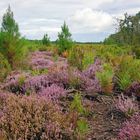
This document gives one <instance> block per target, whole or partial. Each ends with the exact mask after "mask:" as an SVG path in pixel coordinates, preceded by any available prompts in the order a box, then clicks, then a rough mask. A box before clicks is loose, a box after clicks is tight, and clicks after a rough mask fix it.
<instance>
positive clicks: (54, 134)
mask: <svg viewBox="0 0 140 140" xmlns="http://www.w3.org/2000/svg"><path fill="white" fill-rule="evenodd" d="M5 102H6V104H5V106H4V109H5V111H3V112H1V116H0V131H1V132H2V134H3V136H4V137H5V138H6V139H50V140H54V139H60V140H62V139H65V138H66V139H71V138H74V137H76V134H75V130H76V128H77V121H78V120H79V116H78V113H77V112H67V113H63V112H62V111H61V110H62V109H61V107H60V106H58V105H57V104H56V103H55V104H54V103H53V102H51V100H47V99H46V98H45V97H44V96H41V97H39V96H32V95H31V96H16V95H14V94H10V96H9V97H7V98H6V101H5Z"/></svg>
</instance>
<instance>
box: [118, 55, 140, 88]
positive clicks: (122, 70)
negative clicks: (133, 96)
mask: <svg viewBox="0 0 140 140" xmlns="http://www.w3.org/2000/svg"><path fill="white" fill-rule="evenodd" d="M139 71H140V61H139V60H137V59H134V58H133V57H131V56H124V57H123V58H122V61H121V63H120V65H119V67H118V70H117V72H116V82H117V84H118V85H119V87H120V89H121V90H126V88H127V87H129V86H130V85H131V84H132V83H133V82H134V81H139V80H140V73H139Z"/></svg>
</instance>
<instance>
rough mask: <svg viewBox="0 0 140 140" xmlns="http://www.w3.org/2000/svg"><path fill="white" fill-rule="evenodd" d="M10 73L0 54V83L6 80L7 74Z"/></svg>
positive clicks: (8, 66) (5, 61) (7, 64)
mask: <svg viewBox="0 0 140 140" xmlns="http://www.w3.org/2000/svg"><path fill="white" fill-rule="evenodd" d="M10 71H11V67H10V65H9V63H8V61H7V60H6V59H5V58H4V56H3V55H2V54H1V53H0V81H2V80H4V78H6V76H7V74H8V73H9V72H10Z"/></svg>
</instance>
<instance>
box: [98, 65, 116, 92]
mask: <svg viewBox="0 0 140 140" xmlns="http://www.w3.org/2000/svg"><path fill="white" fill-rule="evenodd" d="M96 75H97V78H98V79H99V81H100V84H101V90H102V92H103V93H106V94H108V93H112V90H113V81H112V79H113V75H114V73H113V68H112V67H111V66H110V65H109V64H104V66H103V71H101V72H98V73H97V74H96Z"/></svg>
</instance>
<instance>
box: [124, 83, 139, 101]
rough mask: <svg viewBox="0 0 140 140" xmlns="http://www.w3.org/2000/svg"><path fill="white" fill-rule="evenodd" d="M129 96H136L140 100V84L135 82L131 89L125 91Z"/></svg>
mask: <svg viewBox="0 0 140 140" xmlns="http://www.w3.org/2000/svg"><path fill="white" fill-rule="evenodd" d="M125 94H126V95H128V96H136V97H137V99H139V100H140V82H133V83H132V84H131V86H130V87H128V88H127V89H126V90H125Z"/></svg>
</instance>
